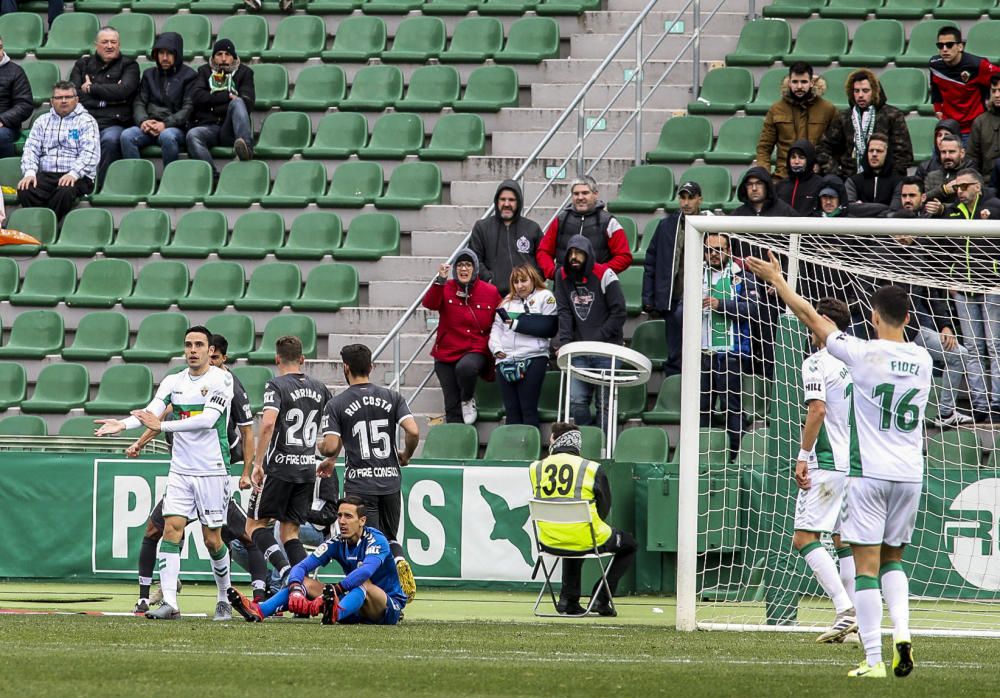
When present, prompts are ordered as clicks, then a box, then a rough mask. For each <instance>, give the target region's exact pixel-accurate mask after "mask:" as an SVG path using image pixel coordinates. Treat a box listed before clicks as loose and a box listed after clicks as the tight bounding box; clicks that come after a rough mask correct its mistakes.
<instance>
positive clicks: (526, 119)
mask: <svg viewBox="0 0 1000 698" xmlns="http://www.w3.org/2000/svg"><path fill="white" fill-rule="evenodd" d="M581 84H582V83H581ZM632 106H633V107H634V105H632ZM565 108H566V105H565V104H564V105H563V106H562V107H539V106H532V107H519V108H517V109H504V110H503V111H501V112H500V113H499V114H495V115H491V116H494V117H495V118H494V120H493V124H492V125H493V134H494V135H496V134H497V133H499V132H503V131H539V132H541V133H546V132H547V131H548V130H549V129H550V128H552V126H553V124H555V123H556V120H557V119H558V118H559V117H560V115H562V113H563V110H564V109H565ZM602 111H603V108H602V107H600V106H598V105H596V104H594V105H593V106H591V107H590V108H587V109H585V110H584V115H585V117H587V118H593V119H596V118H597V117H598V116H600V115H601V112H602ZM673 111H674V110H670V109H652V108H651V109H644V110H643V113H644V117H645V120H646V122H647V123H650V124H651V123H657V122H659V123H661V124H662V122H664V121H666V120H667V119H668V118H670V117H671V116H672V115H673ZM631 113H632V109H631V108H629V109H626V108H621V109H611V110H609V111H608V112H607V113H606V114H605V115H604V116H603V118H604V120H605V127H606V129H607V130H617V129H619V128H621V126H622V124H624V123H625V122H626V120H627V119H628V117H629V115H630V114H631ZM489 128H490V126H489V124H487V129H489ZM559 131H560V132H565V133H576V118H575V116H574V117H571V118H569V119H567V120H566V122H565V123H564V124H563V125H562V126H561V127H560V128H559ZM656 131H657V132H659V128H657V129H656Z"/></svg>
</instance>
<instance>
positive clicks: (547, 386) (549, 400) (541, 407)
mask: <svg viewBox="0 0 1000 698" xmlns="http://www.w3.org/2000/svg"><path fill="white" fill-rule="evenodd" d="M560 375H562V374H561V373H560V372H559V371H546V372H545V378H543V379H542V392H541V394H540V395H539V398H538V418H539V419H540V420H541V421H543V422H558V421H562V419H561V415H560V413H559V409H560V406H559V377H560Z"/></svg>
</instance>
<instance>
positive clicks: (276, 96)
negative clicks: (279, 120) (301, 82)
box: [237, 49, 288, 110]
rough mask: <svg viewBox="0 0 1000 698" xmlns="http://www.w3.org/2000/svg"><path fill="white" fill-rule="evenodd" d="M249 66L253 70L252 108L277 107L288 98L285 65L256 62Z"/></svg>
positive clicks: (265, 108)
mask: <svg viewBox="0 0 1000 698" xmlns="http://www.w3.org/2000/svg"><path fill="white" fill-rule="evenodd" d="M237 50H239V49H237ZM249 68H250V69H251V70H252V71H253V88H254V101H253V106H254V109H257V110H267V109H270V108H271V107H277V106H278V105H280V104H281V103H282V102H284V101H285V99H287V98H288V70H287V69H286V68H285V66H283V65H281V64H280V63H257V64H256V65H251V66H249Z"/></svg>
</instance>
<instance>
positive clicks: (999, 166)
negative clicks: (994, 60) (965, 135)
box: [967, 74, 1000, 190]
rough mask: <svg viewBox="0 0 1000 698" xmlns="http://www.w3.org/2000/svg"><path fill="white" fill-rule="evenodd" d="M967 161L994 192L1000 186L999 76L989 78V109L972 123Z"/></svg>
mask: <svg viewBox="0 0 1000 698" xmlns="http://www.w3.org/2000/svg"><path fill="white" fill-rule="evenodd" d="M967 154H968V156H969V159H970V160H972V161H973V163H975V167H976V169H977V170H979V172H980V173H981V174H982V175H983V176H984V177H989V178H990V186H992V187H993V189H994V190H997V187H998V186H1000V172H998V170H1000V160H998V158H1000V75H997V74H994V75H991V76H990V103H989V108H988V109H987V110H986V111H984V112H983V113H982V114H980V115H979V116H977V117H976V120H975V121H973V122H972V131H971V132H970V134H969V147H968V149H967Z"/></svg>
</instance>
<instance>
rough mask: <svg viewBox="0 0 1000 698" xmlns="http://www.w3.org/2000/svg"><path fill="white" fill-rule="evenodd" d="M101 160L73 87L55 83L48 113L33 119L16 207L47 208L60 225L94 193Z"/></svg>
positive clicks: (95, 130) (94, 126) (95, 133)
mask: <svg viewBox="0 0 1000 698" xmlns="http://www.w3.org/2000/svg"><path fill="white" fill-rule="evenodd" d="M100 157H101V146H100V134H99V131H98V128H97V122H96V121H95V120H94V117H92V116H91V115H90V114H88V113H87V110H86V109H84V108H83V106H82V105H81V104H80V98H79V96H78V95H77V92H76V86H75V85H73V83H71V82H69V81H65V80H62V81H59V82H57V83H56V84H55V85H53V86H52V109H51V110H49V113H48V114H42V115H41V116H40V117H38V119H36V120H35V123H34V125H33V126H32V127H31V133H29V134H28V140H27V141H26V142H25V144H24V154H23V155H22V156H21V173H22V174H23V175H24V177H23V178H22V179H21V181H20V182H18V184H17V202H18V203H19V204H20V205H21V206H24V207H26V208H33V207H36V208H37V207H45V208H51V209H52V210H53V211H55V214H56V218H58V219H59V220H62V218H63V216H65V215H66V214H67V213H69V212H70V211H71V210H72V209H73V207H74V206H76V202H77V201H78V200H79V199H80V197H81V196H87V195H89V194H90V193H91V192H92V191H94V177H95V176H96V175H97V162H98V160H99V159H100Z"/></svg>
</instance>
